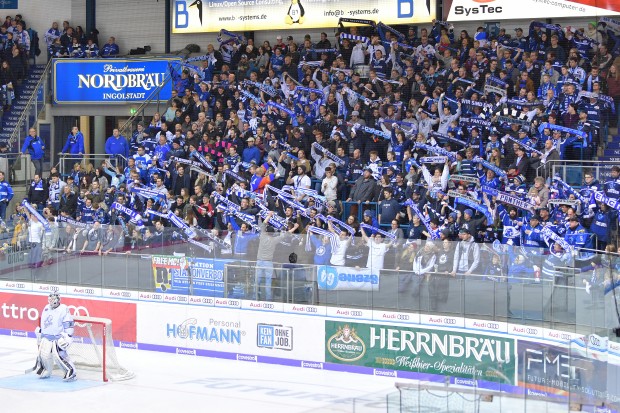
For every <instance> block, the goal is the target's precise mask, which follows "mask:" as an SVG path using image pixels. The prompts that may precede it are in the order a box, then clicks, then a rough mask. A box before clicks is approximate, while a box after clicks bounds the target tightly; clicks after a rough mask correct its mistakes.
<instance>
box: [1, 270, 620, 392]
mask: <svg viewBox="0 0 620 413" xmlns="http://www.w3.org/2000/svg"><path fill="white" fill-rule="evenodd" d="M50 291H58V292H60V293H61V294H62V297H63V303H64V304H67V305H68V306H69V308H70V310H71V311H72V312H73V313H74V314H75V315H81V316H91V317H103V318H109V319H111V320H112V325H113V337H114V340H115V345H116V346H119V347H123V348H130V349H137V350H149V351H159V352H167V353H176V354H179V355H180V356H187V357H197V359H196V363H205V366H208V358H209V357H216V358H223V359H232V360H238V361H241V362H252V363H269V364H279V365H287V366H294V367H301V368H310V369H324V370H331V371H342V372H350V373H360V374H370V375H378V376H386V377H392V378H404V379H420V380H426V381H433V382H439V383H444V382H446V381H447V380H448V379H449V381H450V383H452V384H458V385H466V386H477V387H481V388H487V389H493V390H501V391H509V392H513V393H520V394H521V393H525V394H528V395H532V396H536V395H540V396H548V397H563V396H565V395H566V394H567V391H566V390H567V389H568V387H567V383H568V378H569V377H571V371H570V369H571V368H572V369H573V371H574V368H575V367H574V366H575V365H578V364H579V363H581V364H583V365H584V366H586V365H587V367H584V368H583V370H584V372H585V371H596V372H597V374H596V375H593V376H592V377H590V375H589V374H588V377H587V379H588V380H587V381H586V380H584V384H583V386H582V388H581V389H580V391H581V392H582V393H583V394H589V395H597V397H599V398H600V397H601V394H602V392H604V391H605V389H608V388H610V385H611V383H612V382H613V383H614V386H615V385H617V383H618V382H619V381H620V380H617V379H616V373H615V370H616V369H618V370H620V367H618V366H620V348H618V346H617V344H616V343H612V342H608V341H607V340H606V339H603V338H601V337H598V336H588V337H582V336H580V335H577V334H574V333H569V332H564V331H557V330H551V329H545V328H541V327H536V326H523V325H518V324H511V323H503V322H495V321H485V320H474V319H464V318H459V317H447V316H437V315H429V314H414V313H399V312H389V311H378V310H367V309H348V308H337V307H325V306H312V305H298V304H286V303H267V302H258V301H251V300H235V299H225V298H213V297H192V296H180V295H177V294H162V293H145V292H137V291H126V290H110V289H101V288H90V287H88V288H86V287H78V286H62V285H49V284H32V283H16V282H7V281H2V282H0V311H1V315H2V318H1V322H0V334H4V335H13V336H26V335H27V336H29V337H34V334H33V330H34V328H35V326H36V325H37V322H38V318H39V311H40V310H41V309H42V308H43V307H44V305H45V304H46V302H47V294H49V292H50ZM580 346H581V347H583V348H584V349H585V348H587V350H588V351H583V352H581V353H583V354H580V352H579V351H578V350H579V348H580ZM121 363H122V361H121ZM617 367H618V368H617ZM602 371H605V372H606V374H600V372H602ZM584 374H585V373H584ZM584 377H585V376H584ZM565 379H566V380H565ZM573 385H574V383H573ZM614 386H612V387H614ZM614 394H620V392H615V391H614ZM603 397H605V396H603Z"/></svg>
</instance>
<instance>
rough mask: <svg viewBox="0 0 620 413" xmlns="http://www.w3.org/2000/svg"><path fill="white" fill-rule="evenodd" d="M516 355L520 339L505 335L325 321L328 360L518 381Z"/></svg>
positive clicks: (474, 377) (411, 370) (442, 374)
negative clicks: (517, 340)
mask: <svg viewBox="0 0 620 413" xmlns="http://www.w3.org/2000/svg"><path fill="white" fill-rule="evenodd" d="M516 356H517V355H516V340H514V339H510V338H505V337H500V336H490V335H485V334H473V333H465V332H458V331H446V330H439V329H429V328H422V327H403V326H391V325H381V324H361V323H346V322H339V321H329V320H326V321H325V361H326V362H332V363H338V364H354V365H358V366H365V367H373V368H378V369H389V370H401V371H408V372H417V373H423V374H435V375H440V376H454V377H460V378H469V379H475V380H486V381H490V382H498V383H503V384H511V385H512V384H515V381H516V371H517V369H516V364H517V357H516Z"/></svg>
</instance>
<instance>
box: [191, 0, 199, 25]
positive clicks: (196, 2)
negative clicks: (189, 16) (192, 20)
mask: <svg viewBox="0 0 620 413" xmlns="http://www.w3.org/2000/svg"><path fill="white" fill-rule="evenodd" d="M194 6H196V8H197V9H198V19H199V20H200V25H201V26H202V0H196V1H194V2H193V3H192V4H190V5H189V7H194Z"/></svg>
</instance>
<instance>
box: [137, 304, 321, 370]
mask: <svg viewBox="0 0 620 413" xmlns="http://www.w3.org/2000/svg"><path fill="white" fill-rule="evenodd" d="M214 300H215V301H216V303H215V304H216V305H217V304H218V303H217V302H218V301H219V300H220V299H217V298H215V299H214ZM221 300H224V299H221ZM138 320H139V323H140V326H141V328H140V330H139V331H138V342H139V343H140V346H141V348H147V349H152V350H156V351H165V352H173V353H179V351H180V352H181V353H183V354H186V353H187V352H189V353H187V354H193V355H204V356H215V357H224V356H223V353H228V354H230V355H231V356H230V357H229V358H235V357H236V355H238V354H243V355H246V356H261V357H263V358H264V357H275V358H280V359H281V358H287V359H293V360H295V359H296V360H311V361H322V360H323V350H322V347H323V345H322V342H323V341H324V339H323V335H322V334H317V331H318V332H320V331H322V329H323V319H321V318H320V317H310V318H308V317H305V316H293V315H291V314H279V313H273V312H269V311H251V310H236V311H233V310H231V309H229V308H219V307H197V306H177V305H173V306H171V305H168V304H165V303H143V304H141V305H140V307H139V308H138ZM178 349H181V350H178ZM184 352H185V353H184ZM214 352H217V354H215V353H214ZM224 358H226V357H224ZM292 364H294V362H293V361H292ZM295 365H299V362H297V364H295Z"/></svg>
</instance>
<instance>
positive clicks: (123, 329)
mask: <svg viewBox="0 0 620 413" xmlns="http://www.w3.org/2000/svg"><path fill="white" fill-rule="evenodd" d="M61 302H62V303H63V304H66V305H67V306H68V307H69V310H70V311H71V314H73V315H74V316H82V317H101V318H109V319H110V320H112V336H113V337H114V340H116V341H122V342H127V343H135V342H136V304H135V303H125V302H116V301H103V300H91V299H86V298H73V297H66V296H61ZM46 304H47V295H29V294H17V293H4V292H0V311H1V314H0V317H1V318H0V319H1V320H2V322H1V323H0V327H1V328H4V329H7V330H22V331H34V329H35V327H36V326H37V325H38V323H39V315H40V313H41V311H42V310H43V308H44V307H45V305H46Z"/></svg>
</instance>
